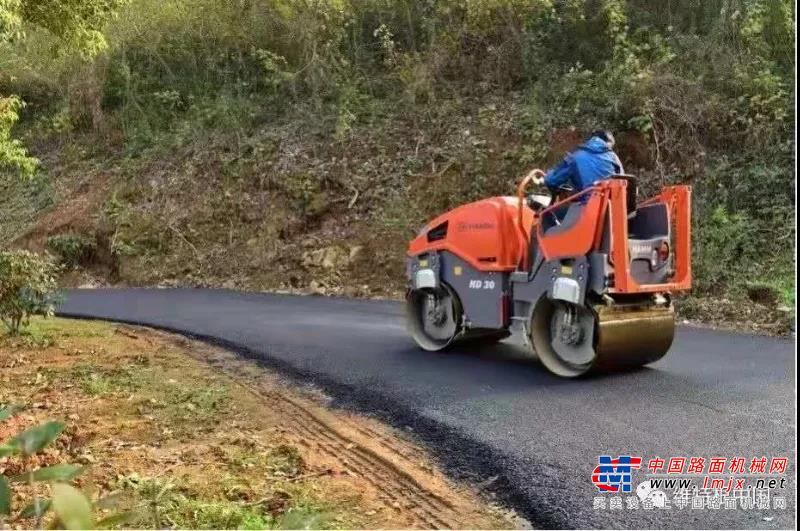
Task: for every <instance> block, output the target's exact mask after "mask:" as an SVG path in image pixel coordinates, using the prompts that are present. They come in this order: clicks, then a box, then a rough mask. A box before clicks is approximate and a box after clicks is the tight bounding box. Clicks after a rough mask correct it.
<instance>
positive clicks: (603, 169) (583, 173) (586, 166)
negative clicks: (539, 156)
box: [544, 136, 623, 193]
mask: <svg viewBox="0 0 800 531" xmlns="http://www.w3.org/2000/svg"><path fill="white" fill-rule="evenodd" d="M622 172H623V169H622V163H621V162H620V160H619V157H617V154H616V153H614V152H613V151H612V150H611V149H609V148H608V146H607V145H606V143H605V141H604V140H603V139H602V138H599V137H596V136H594V137H592V138H590V139H589V140H588V141H586V142H585V143H584V144H582V145H581V146H580V147H578V149H576V150H575V151H573V152H572V153H570V154H568V155H567V156H566V157H564V160H563V161H561V163H560V164H558V165H557V166H554V167H553V168H550V170H549V171H548V172H547V174H546V175H545V176H544V184H545V185H547V187H548V188H557V187H559V186H561V185H563V184H567V183H569V184H572V186H573V187H574V188H575V192H576V193H577V192H579V191H581V190H584V189H586V188H589V187H590V186H592V185H593V184H594V183H595V182H596V181H602V180H604V179H608V178H609V177H610V176H611V175H614V174H617V173H622Z"/></svg>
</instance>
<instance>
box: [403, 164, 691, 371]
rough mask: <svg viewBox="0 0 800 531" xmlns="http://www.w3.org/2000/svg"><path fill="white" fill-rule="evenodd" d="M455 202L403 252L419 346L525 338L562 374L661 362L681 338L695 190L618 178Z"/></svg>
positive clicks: (534, 177) (523, 185)
mask: <svg viewBox="0 0 800 531" xmlns="http://www.w3.org/2000/svg"><path fill="white" fill-rule="evenodd" d="M542 175H543V174H542V172H541V171H540V170H534V171H533V172H531V173H530V174H528V175H527V176H526V177H525V178H524V179H522V181H521V182H520V183H519V185H518V187H517V193H516V196H501V197H492V198H489V199H483V200H480V201H476V202H473V203H469V204H466V205H462V206H459V207H457V208H455V209H453V210H451V211H449V212H447V213H445V214H443V215H441V216H439V217H437V218H436V219H434V220H432V221H431V222H429V223H428V224H427V225H425V227H423V228H422V230H420V232H419V233H418V235H417V236H416V237H415V238H414V239H413V240H411V242H410V243H409V246H408V251H407V271H406V273H407V278H408V287H407V294H406V320H407V327H408V330H409V333H410V334H411V336H412V337H413V339H414V341H415V342H416V343H417V345H419V347H420V348H422V349H424V350H428V351H439V350H444V349H447V348H449V347H452V346H453V345H456V344H460V343H470V342H472V343H478V342H480V343H484V344H485V343H492V342H497V341H500V340H502V339H504V338H506V337H508V336H510V335H511V334H519V335H520V336H521V337H522V338H523V339H524V342H525V344H526V345H527V346H528V348H530V349H531V352H532V354H533V355H535V356H536V357H538V358H539V360H540V361H541V363H542V364H543V365H544V367H546V368H547V369H548V370H549V371H551V372H552V373H554V374H556V375H558V376H562V377H565V378H573V377H578V376H581V375H584V374H587V373H589V372H592V371H609V370H618V369H623V368H632V367H638V366H642V365H646V364H648V363H653V362H655V361H657V360H659V359H661V358H662V357H663V356H664V355H665V354H666V353H667V351H668V350H669V348H670V345H671V344H672V340H673V336H674V332H675V315H674V310H673V305H672V296H673V295H674V294H675V293H676V292H680V291H685V290H688V289H690V287H691V279H692V273H691V188H690V187H689V186H667V187H664V188H663V189H661V191H660V192H659V193H658V194H657V195H655V196H653V197H651V198H649V199H646V200H643V201H639V200H638V198H637V195H638V194H637V184H636V179H635V177H633V176H630V175H614V176H612V177H611V178H609V179H606V180H602V181H599V182H597V183H595V184H594V185H593V186H592V187H590V188H587V189H584V190H581V191H579V192H577V193H574V191H573V190H569V189H563V188H562V189H558V190H554V191H549V190H548V192H547V193H531V194H528V193H527V192H528V190H527V188H528V186H529V184H530V183H531V182H539V179H540V178H541V176H542Z"/></svg>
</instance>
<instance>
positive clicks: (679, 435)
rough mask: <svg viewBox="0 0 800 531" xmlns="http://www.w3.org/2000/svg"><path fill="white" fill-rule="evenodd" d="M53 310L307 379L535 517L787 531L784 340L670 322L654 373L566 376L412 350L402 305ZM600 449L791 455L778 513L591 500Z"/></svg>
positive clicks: (215, 303)
mask: <svg viewBox="0 0 800 531" xmlns="http://www.w3.org/2000/svg"><path fill="white" fill-rule="evenodd" d="M59 314H60V315H63V316H73V317H85V318H100V319H109V320H115V321H123V322H128V323H135V324H143V325H150V326H153V327H157V328H162V329H167V330H172V331H179V332H183V333H186V334H189V335H193V336H196V337H199V338H203V339H206V340H210V341H213V342H216V343H218V344H222V345H224V346H226V347H228V348H231V349H232V350H236V351H238V352H240V353H242V354H244V355H246V356H249V357H253V358H256V359H259V360H261V361H263V362H264V363H265V364H267V365H270V366H272V367H274V368H277V369H278V370H281V371H283V372H284V373H286V374H289V375H291V376H293V377H295V378H300V379H303V380H311V381H313V382H314V383H316V384H317V385H319V386H320V387H322V388H323V389H325V390H326V391H327V392H328V393H329V394H330V395H331V396H333V397H334V399H335V400H336V403H337V405H341V406H344V407H350V408H355V409H358V410H361V411H367V412H370V413H373V414H376V415H378V416H379V417H381V418H383V419H385V420H387V421H389V422H391V423H393V424H395V425H398V426H401V427H404V428H407V429H410V430H413V431H414V432H415V433H416V434H417V435H418V436H419V438H420V439H421V440H422V441H424V442H425V443H426V444H427V445H428V446H429V447H430V448H431V450H432V451H433V452H434V453H435V454H436V455H437V456H438V457H439V458H440V459H441V460H442V462H443V463H444V464H445V466H446V467H447V468H448V469H449V470H450V472H451V473H453V474H454V475H456V476H459V477H467V478H470V479H472V480H475V481H482V480H487V478H488V479H491V478H493V477H494V476H497V479H495V480H494V481H488V483H489V485H490V486H489V487H488V488H490V489H491V490H492V491H493V492H495V493H496V494H497V495H498V496H499V497H500V498H501V499H502V500H504V501H505V502H507V503H508V504H510V505H511V506H513V507H514V508H515V509H517V510H518V511H519V512H520V513H521V514H522V515H523V516H525V517H526V518H528V519H529V520H530V521H531V522H532V523H533V524H534V526H542V527H605V528H620V527H622V528H631V527H633V528H643V527H644V528H652V527H656V528H675V527H677V528H689V529H692V528H767V529H777V528H795V527H796V525H795V523H796V521H795V510H796V496H795V491H796V483H795V480H794V475H795V474H796V470H797V469H796V463H795V458H796V435H795V432H796V415H795V401H796V396H795V349H794V342H793V341H790V340H784V339H775V338H768V337H758V336H752V335H746V334H741V333H735V332H733V333H732V332H720V331H713V330H706V329H697V328H689V327H680V328H679V329H678V332H677V337H676V341H675V344H674V345H673V348H672V350H671V351H670V353H669V354H668V355H667V356H666V357H665V358H664V359H662V360H661V361H659V362H658V363H656V364H654V365H652V366H651V367H648V368H644V369H640V370H637V371H634V372H628V373H622V374H612V375H601V376H596V377H590V378H587V379H581V380H563V379H559V378H557V377H554V376H551V375H550V374H549V373H547V372H546V371H545V369H544V368H543V367H541V366H540V365H539V363H538V362H537V361H535V359H531V357H530V356H529V355H527V354H526V351H525V350H524V349H522V348H521V347H519V346H517V345H515V344H510V343H509V344H507V343H503V344H500V345H498V346H494V347H488V348H487V347H484V348H480V349H478V348H473V349H467V348H457V349H456V350H454V351H451V352H447V353H429V352H422V351H420V350H418V349H417V348H416V347H415V345H414V344H413V343H412V341H411V340H410V339H409V337H408V336H407V334H406V332H405V328H404V325H403V320H402V308H401V306H400V304H399V303H396V302H388V301H364V300H350V299H335V298H322V297H294V296H284V295H267V294H248V293H241V292H234V291H225V290H201V289H169V290H155V289H153V290H150V289H114V290H105V289H102V290H75V291H70V292H68V293H67V299H66V302H65V303H64V304H63V306H62V307H61V308H60V310H59ZM600 454H611V455H613V456H615V457H616V456H617V455H621V454H632V455H634V456H641V457H643V458H644V460H645V463H646V462H647V460H648V459H650V458H653V457H655V456H659V457H662V458H669V457H678V456H685V457H687V458H688V457H690V456H704V457H706V458H707V459H708V458H710V457H713V456H726V457H729V458H730V457H733V456H743V457H745V458H747V460H748V465H749V462H750V459H752V458H753V457H755V456H759V457H760V456H762V455H763V456H766V457H768V458H769V457H774V456H778V457H780V456H784V457H788V458H789V463H790V466H789V470H788V472H787V477H788V476H791V477H790V479H789V480H788V482H787V483H786V487H785V488H784V489H782V490H781V489H778V490H777V491H773V493H772V495H773V500H774V496H776V495H778V496H785V497H786V502H787V508H786V509H784V510H781V509H770V510H758V509H745V510H743V509H736V510H732V509H724V508H722V509H703V510H699V509H691V508H683V509H678V508H674V507H673V508H671V509H651V510H646V509H643V508H641V507H640V508H639V509H638V510H634V509H627V508H625V506H623V508H622V509H616V510H612V509H605V510H603V509H595V508H593V501H594V498H595V497H596V496H599V493H598V491H597V489H596V488H595V487H594V486H593V485H592V483H591V473H592V470H593V469H594V467H595V465H596V464H597V458H598V455H600ZM706 466H708V465H706ZM645 477H647V473H646V472H645V471H638V472H635V473H634V485H636V484H637V483H638V482H639V481H642V480H644V479H645ZM723 477H725V478H727V477H728V476H727V474H725V475H724V476H723ZM750 479H755V478H748V481H749V480H750Z"/></svg>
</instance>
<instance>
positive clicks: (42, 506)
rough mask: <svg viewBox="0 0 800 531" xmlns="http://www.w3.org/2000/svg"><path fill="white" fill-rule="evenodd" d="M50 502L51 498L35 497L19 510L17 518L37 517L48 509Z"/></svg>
mask: <svg viewBox="0 0 800 531" xmlns="http://www.w3.org/2000/svg"><path fill="white" fill-rule="evenodd" d="M52 504H53V502H52V501H51V500H41V499H38V498H37V499H35V500H33V501H32V502H31V503H29V504H28V505H26V506H25V508H24V509H22V510H21V511H20V512H19V516H18V518H33V517H36V518H38V517H40V516H43V515H44V513H46V512H47V511H49V510H50V506H51V505H52ZM37 509H38V510H37Z"/></svg>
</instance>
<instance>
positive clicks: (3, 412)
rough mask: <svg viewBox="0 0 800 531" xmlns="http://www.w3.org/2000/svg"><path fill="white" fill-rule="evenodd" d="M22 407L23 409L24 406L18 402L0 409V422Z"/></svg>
mask: <svg viewBox="0 0 800 531" xmlns="http://www.w3.org/2000/svg"><path fill="white" fill-rule="evenodd" d="M23 409H25V406H22V405H20V404H11V405H10V406H6V407H4V408H3V409H0V422H3V421H4V420H6V419H10V418H11V417H13V416H14V415H16V414H17V413H19V412H20V411H22V410H23Z"/></svg>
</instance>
